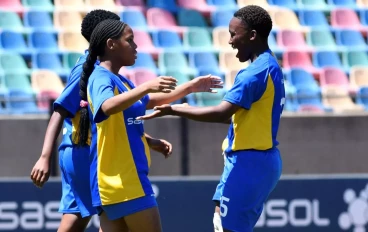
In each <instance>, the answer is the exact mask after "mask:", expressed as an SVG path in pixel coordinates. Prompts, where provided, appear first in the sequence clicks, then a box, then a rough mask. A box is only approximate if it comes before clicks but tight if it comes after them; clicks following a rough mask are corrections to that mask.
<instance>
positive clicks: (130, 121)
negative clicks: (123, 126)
mask: <svg viewBox="0 0 368 232" xmlns="http://www.w3.org/2000/svg"><path fill="white" fill-rule="evenodd" d="M127 122H128V126H130V125H138V124H143V120H137V119H135V118H128V119H127Z"/></svg>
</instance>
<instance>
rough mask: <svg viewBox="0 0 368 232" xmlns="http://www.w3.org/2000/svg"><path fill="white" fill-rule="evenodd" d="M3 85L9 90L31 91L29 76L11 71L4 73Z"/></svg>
mask: <svg viewBox="0 0 368 232" xmlns="http://www.w3.org/2000/svg"><path fill="white" fill-rule="evenodd" d="M4 80H5V87H6V88H7V89H8V90H9V91H10V90H15V89H22V90H24V91H32V87H31V83H30V81H29V78H28V76H27V75H25V74H21V73H19V74H18V73H11V74H5V76H4Z"/></svg>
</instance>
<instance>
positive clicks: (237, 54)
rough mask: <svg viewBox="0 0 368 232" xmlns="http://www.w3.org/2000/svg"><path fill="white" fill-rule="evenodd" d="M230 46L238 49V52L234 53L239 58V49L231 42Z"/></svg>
mask: <svg viewBox="0 0 368 232" xmlns="http://www.w3.org/2000/svg"><path fill="white" fill-rule="evenodd" d="M231 47H232V48H233V50H235V49H236V50H238V52H237V53H236V58H239V49H238V48H237V47H235V46H234V45H233V44H232V45H231Z"/></svg>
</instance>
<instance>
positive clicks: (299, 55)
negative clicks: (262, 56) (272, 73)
mask: <svg viewBox="0 0 368 232" xmlns="http://www.w3.org/2000/svg"><path fill="white" fill-rule="evenodd" d="M282 60H283V67H284V68H304V69H307V70H308V71H310V72H313V70H314V69H315V68H314V67H313V64H312V61H311V58H310V56H309V54H308V53H306V52H299V51H286V52H284V53H283V59H282Z"/></svg>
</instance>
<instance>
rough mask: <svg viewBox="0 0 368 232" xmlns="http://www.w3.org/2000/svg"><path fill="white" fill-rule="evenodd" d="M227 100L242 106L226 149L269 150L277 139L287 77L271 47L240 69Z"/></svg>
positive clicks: (234, 116)
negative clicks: (284, 76)
mask: <svg viewBox="0 0 368 232" xmlns="http://www.w3.org/2000/svg"><path fill="white" fill-rule="evenodd" d="M223 100H224V101H227V102H230V103H232V104H235V105H238V106H240V107H241V108H240V110H238V111H237V112H236V113H235V114H234V115H233V116H232V120H231V124H230V127H229V131H228V135H227V138H226V139H225V141H224V143H223V148H226V149H225V152H226V153H228V154H230V153H231V152H234V151H239V150H268V149H271V148H273V147H275V146H277V145H278V142H277V140H276V136H277V131H278V128H279V122H280V117H281V113H282V111H283V107H284V103H285V89H284V79H283V74H282V71H281V68H280V66H279V65H278V63H277V60H276V58H275V57H274V56H273V55H272V52H271V51H270V50H268V51H266V52H264V53H262V54H261V55H260V56H258V58H257V59H256V60H255V61H254V62H253V63H251V64H250V65H249V66H248V67H247V68H246V69H243V70H241V71H239V73H238V74H237V75H236V77H235V81H234V85H233V87H232V88H231V89H230V90H229V91H228V92H227V93H226V95H225V97H224V99H223Z"/></svg>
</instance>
